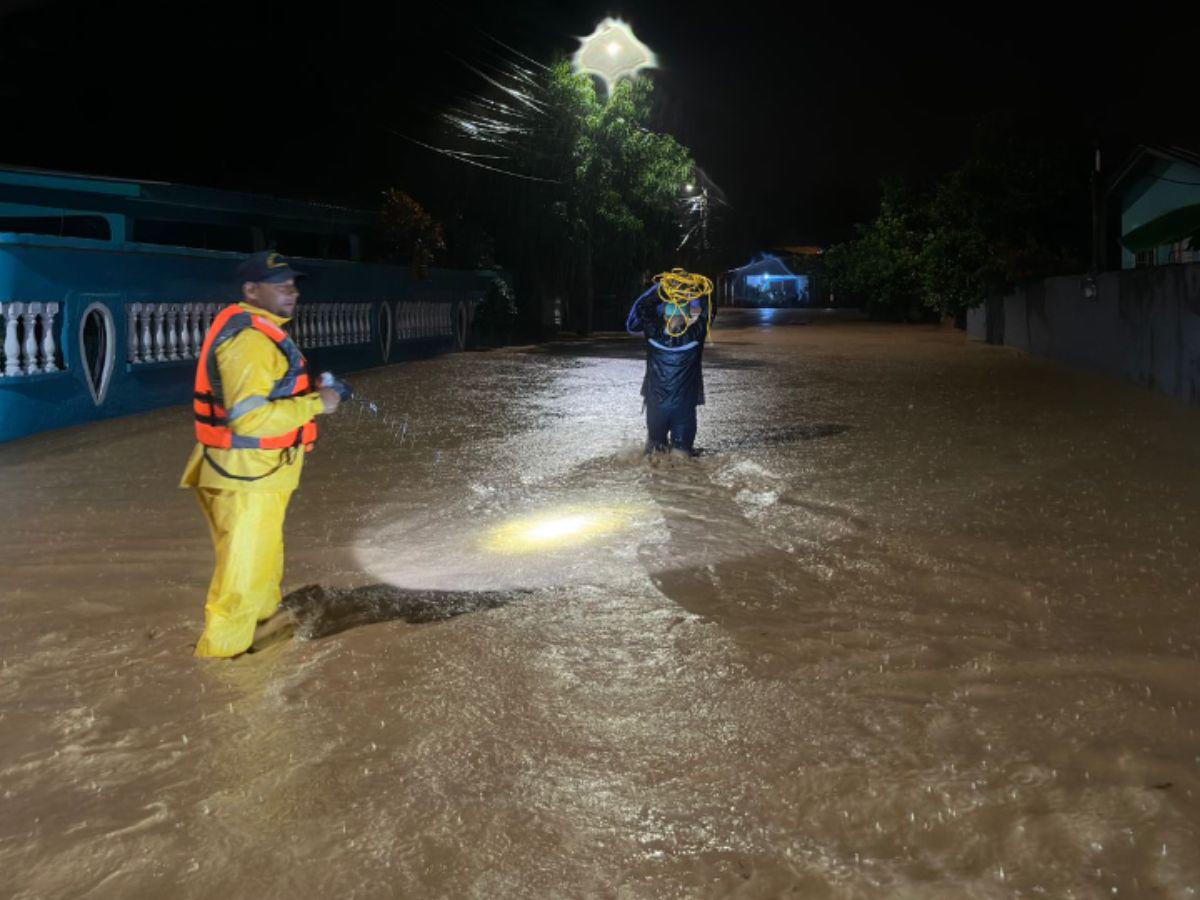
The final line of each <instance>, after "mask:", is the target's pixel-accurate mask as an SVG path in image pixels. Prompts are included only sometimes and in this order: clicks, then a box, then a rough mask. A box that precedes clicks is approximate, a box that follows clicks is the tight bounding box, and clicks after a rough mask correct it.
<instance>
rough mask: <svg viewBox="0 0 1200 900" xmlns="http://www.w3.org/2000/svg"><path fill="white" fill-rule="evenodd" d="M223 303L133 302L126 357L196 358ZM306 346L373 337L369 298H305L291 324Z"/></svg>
mask: <svg viewBox="0 0 1200 900" xmlns="http://www.w3.org/2000/svg"><path fill="white" fill-rule="evenodd" d="M223 305H224V304H221V303H130V304H127V305H126V307H125V311H126V319H127V322H128V330H129V331H128V336H127V344H128V351H127V359H128V361H129V362H130V363H131V364H133V365H139V364H143V363H166V362H180V361H185V360H194V359H197V358H198V357H199V356H200V349H201V348H202V347H203V346H204V338H205V336H206V335H207V334H208V329H209V328H210V327H211V326H212V323H213V319H214V318H215V317H216V315H217V313H218V312H220V310H221V308H222V306H223ZM289 329H290V331H291V335H292V339H293V340H294V341H295V342H296V343H297V344H298V345H299V346H300V347H303V348H305V349H310V350H311V349H314V348H317V347H340V346H343V345H345V346H348V345H351V344H366V343H369V342H370V340H371V305H370V304H369V303H303V302H302V303H301V304H300V305H299V306H298V307H297V308H296V316H295V318H294V319H292V323H291V325H290V326H289Z"/></svg>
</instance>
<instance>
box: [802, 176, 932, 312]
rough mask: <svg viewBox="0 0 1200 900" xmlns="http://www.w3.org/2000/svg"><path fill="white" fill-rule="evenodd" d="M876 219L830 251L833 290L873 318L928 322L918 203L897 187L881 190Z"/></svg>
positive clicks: (923, 220)
mask: <svg viewBox="0 0 1200 900" xmlns="http://www.w3.org/2000/svg"><path fill="white" fill-rule="evenodd" d="M882 195H883V196H882V199H881V200H880V209H879V215H878V216H876V217H875V219H874V220H872V221H871V222H870V223H869V224H866V225H859V226H858V237H857V238H856V239H855V240H853V241H850V242H848V243H845V244H839V245H837V246H835V247H831V248H830V250H829V251H828V252H827V253H826V254H825V260H824V262H825V267H826V269H827V271H828V272H829V276H830V279H831V280H832V282H833V285H834V290H835V291H836V292H837V293H839V294H842V295H849V296H850V297H854V298H856V299H857V300H858V301H859V302H860V303H861V304H862V305H863V307H864V308H865V309H866V310H867V312H868V313H869V314H870V315H871V316H872V317H874V318H883V319H902V320H908V321H920V320H921V319H925V318H928V317H929V310H928V308H927V307H926V305H925V294H924V291H923V284H922V272H921V253H922V249H923V242H924V239H925V236H926V234H927V231H928V226H927V211H926V208H925V204H924V202H923V201H922V198H921V197H920V196H919V195H917V194H915V193H914V192H912V191H910V190H908V189H907V188H905V187H904V186H903V185H902V184H901V183H900V182H897V181H888V182H884V184H883V185H882Z"/></svg>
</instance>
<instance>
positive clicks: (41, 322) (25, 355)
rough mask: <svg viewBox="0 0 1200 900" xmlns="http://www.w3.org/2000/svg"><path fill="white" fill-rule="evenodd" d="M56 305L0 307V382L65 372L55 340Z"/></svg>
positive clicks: (27, 304)
mask: <svg viewBox="0 0 1200 900" xmlns="http://www.w3.org/2000/svg"><path fill="white" fill-rule="evenodd" d="M58 311H59V305H58V304H57V303H42V302H39V301H34V302H32V303H20V302H18V303H0V378H17V377H20V376H24V375H40V374H43V373H45V374H50V373H53V372H59V371H62V368H63V367H62V366H60V365H59V360H58V342H57V341H56V340H55V339H54V321H55V319H57V318H58Z"/></svg>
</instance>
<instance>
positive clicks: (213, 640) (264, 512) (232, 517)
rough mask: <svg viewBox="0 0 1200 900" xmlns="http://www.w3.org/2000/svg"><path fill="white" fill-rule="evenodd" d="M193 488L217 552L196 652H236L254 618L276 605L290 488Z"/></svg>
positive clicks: (248, 637)
mask: <svg viewBox="0 0 1200 900" xmlns="http://www.w3.org/2000/svg"><path fill="white" fill-rule="evenodd" d="M195 491H196V496H197V498H198V499H199V500H200V508H201V509H202V510H203V511H204V518H205V519H207V520H208V527H209V530H210V531H211V532H212V541H213V550H214V551H216V555H217V565H216V568H215V569H214V570H213V577H212V583H211V584H210V585H209V588H208V600H207V602H206V603H205V604H204V634H203V635H201V637H200V643H198V644H197V645H196V656H217V657H222V656H226V657H227V656H237V655H238V654H239V653H243V652H245V651H246V650H247V649H248V648H249V647H250V644H251V642H252V641H253V639H254V629H255V627H256V626H257V625H258V623H259V622H261V621H264V620H265V619H268V618H270V617H271V615H272V614H273V613H274V612H275V610H276V609H278V608H279V601H280V600H281V599H282V595H281V593H280V583H281V582H282V581H283V519H284V515H285V514H286V513H287V505H288V501H289V500H290V499H291V498H292V492H291V491H223V490H216V489H213V488H205V487H197V488H196V489H195Z"/></svg>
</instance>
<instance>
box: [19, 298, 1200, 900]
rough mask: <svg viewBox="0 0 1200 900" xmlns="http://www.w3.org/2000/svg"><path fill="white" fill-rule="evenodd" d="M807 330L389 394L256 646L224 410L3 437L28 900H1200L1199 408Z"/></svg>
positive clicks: (1004, 356)
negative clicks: (691, 407)
mask: <svg viewBox="0 0 1200 900" xmlns="http://www.w3.org/2000/svg"><path fill="white" fill-rule="evenodd" d="M804 318H805V317H804V316H803V315H802V314H795V313H792V314H775V315H774V316H773V317H771V319H770V320H769V321H768V320H767V319H765V318H763V317H760V316H758V315H756V314H750V313H733V314H728V315H726V316H724V317H723V318H722V319H721V320H720V321H719V322H718V328H717V332H716V342H715V343H714V344H713V346H712V347H711V349H710V350H709V351H708V353H707V354H706V382H707V388H708V399H709V402H708V405H707V406H706V407H705V408H703V409H702V410H701V413H700V431H699V435H700V436H699V440H698V443H699V444H700V445H701V446H702V447H704V448H705V449H706V451H707V452H706V453H705V454H704V455H703V456H701V457H700V458H699V459H696V460H692V461H686V460H666V461H659V462H656V463H647V462H646V461H644V460H642V458H641V457H640V455H639V444H640V441H641V439H642V420H641V418H640V413H639V400H638V397H637V390H638V386H639V384H640V378H641V369H642V364H641V362H640V351H639V349H638V347H637V345H636V344H634V343H632V342H629V341H625V340H621V339H617V338H611V337H601V338H597V339H595V340H591V341H568V342H562V343H559V344H556V345H553V346H550V347H541V348H510V349H505V350H503V351H496V352H487V353H467V354H457V355H453V356H447V357H441V358H437V359H432V360H426V361H421V362H414V363H409V364H404V365H399V366H395V367H393V368H390V369H387V370H376V371H373V372H369V373H364V374H361V375H359V376H358V378H356V379H355V381H356V386H357V387H358V390H359V393H360V395H361V396H366V397H368V398H369V399H371V400H374V401H375V402H376V403H377V404H378V405H379V407H380V414H379V416H378V417H372V416H370V415H369V414H366V413H363V412H362V411H361V410H359V409H357V408H355V407H351V408H347V409H344V410H343V411H342V412H341V413H339V415H338V416H337V417H335V418H334V419H331V420H327V422H326V424H325V427H324V436H323V439H322V443H321V446H320V448H319V451H318V452H317V453H315V454H314V455H313V456H312V457H311V458H310V461H309V468H308V469H307V470H306V472H305V476H304V484H303V486H302V489H301V491H300V492H299V493H298V494H297V496H296V498H295V499H294V501H293V504H292V507H291V511H290V515H289V518H288V524H287V545H288V560H287V575H286V587H287V589H288V591H290V592H292V597H291V599H290V600H289V602H290V603H292V604H293V605H295V606H296V607H297V609H298V611H299V615H300V617H301V626H300V632H301V633H300V636H299V637H297V638H296V639H295V640H291V641H284V642H280V643H276V644H273V645H270V646H268V647H266V648H264V649H263V650H262V651H260V652H259V653H256V654H254V655H251V656H246V657H243V658H241V659H239V660H236V661H233V662H216V663H214V662H205V663H201V662H197V661H195V660H193V659H192V658H191V656H190V652H191V645H192V644H193V643H194V641H195V639H196V637H197V636H198V630H199V624H200V621H201V607H202V603H203V594H204V590H205V586H206V582H207V579H208V575H209V572H210V566H211V550H210V547H209V543H208V535H207V531H206V529H205V527H204V524H203V522H202V520H201V517H200V513H199V511H198V509H197V508H196V506H195V503H194V501H193V500H192V498H191V497H190V496H189V495H188V494H187V493H186V492H184V491H180V490H177V489H176V488H175V487H174V485H175V482H176V480H177V478H178V475H179V471H180V468H181V467H182V465H183V462H184V459H185V457H186V455H187V451H188V449H189V446H190V437H189V427H190V426H189V423H188V418H187V410H186V408H184V407H180V408H175V409H170V410H162V411H158V412H154V413H151V414H147V415H142V416H137V417H133V418H129V419H124V420H120V421H113V422H107V423H103V424H100V425H94V426H89V427H85V428H78V429H70V430H66V431H60V432H56V433H52V434H47V435H44V436H41V437H38V438H34V439H30V440H25V441H22V442H18V443H14V444H10V445H6V446H0V497H2V500H0V502H2V503H3V507H4V515H5V523H6V524H5V528H4V531H3V535H2V536H0V896H8V897H22V898H41V897H96V898H100V897H121V898H125V897H179V898H188V897H243V896H261V897H287V898H298V897H325V896H339V897H476V898H496V897H551V898H557V897H630V898H640V897H656V898H657V897H755V898H757V897H764V898H765V897H779V896H797V897H816V898H821V897H913V898H962V897H1016V896H1022V897H1034V896H1045V897H1058V898H1063V897H1081V898H1083V897H1112V896H1122V897H1126V896H1129V897H1173V898H1174V897H1181V898H1182V897H1192V896H1196V894H1197V892H1200V777H1198V776H1200V706H1198V701H1200V587H1198V584H1200V561H1198V559H1197V552H1198V549H1200V524H1198V521H1197V510H1198V509H1200V477H1198V474H1197V473H1198V467H1200V410H1196V409H1189V408H1188V407H1186V406H1184V405H1182V404H1180V403H1178V402H1174V401H1169V400H1166V399H1163V398H1160V397H1156V396H1154V395H1152V394H1149V393H1147V392H1144V391H1141V390H1139V389H1136V388H1133V387H1127V386H1123V385H1120V384H1117V383H1115V382H1111V381H1108V380H1105V379H1103V378H1101V377H1098V376H1094V375H1091V374H1087V373H1082V372H1077V371H1072V370H1069V369H1066V368H1064V367H1061V366H1058V365H1056V364H1052V363H1048V362H1045V361H1040V360H1036V359H1032V358H1029V357H1027V356H1023V355H1020V354H1017V353H1015V352H1013V351H1010V350H1006V349H1003V348H995V347H986V346H980V345H976V344H970V343H968V342H967V341H966V340H965V339H964V337H963V335H962V334H961V332H955V331H952V330H946V329H938V328H904V327H892V326H884V325H875V324H869V323H861V322H821V321H816V322H814V323H813V324H811V325H807V326H802V325H801V324H799V322H800V321H803V320H804Z"/></svg>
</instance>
